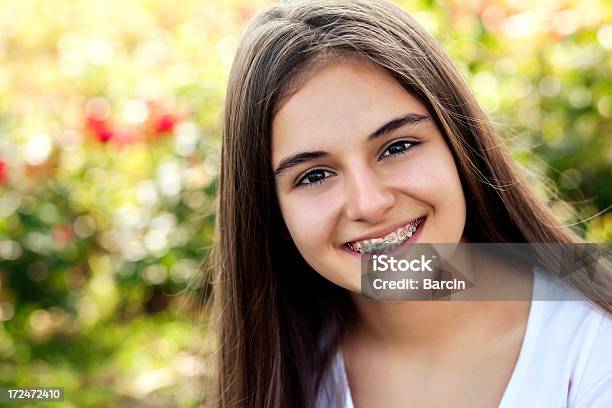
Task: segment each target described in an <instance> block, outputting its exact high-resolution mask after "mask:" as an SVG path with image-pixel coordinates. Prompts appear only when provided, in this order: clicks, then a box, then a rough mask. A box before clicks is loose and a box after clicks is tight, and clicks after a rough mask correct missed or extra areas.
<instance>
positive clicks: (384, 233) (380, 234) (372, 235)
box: [345, 217, 424, 244]
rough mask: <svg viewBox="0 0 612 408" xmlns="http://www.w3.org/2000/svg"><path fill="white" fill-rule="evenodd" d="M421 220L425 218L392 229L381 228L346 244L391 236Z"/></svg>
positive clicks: (405, 222)
mask: <svg viewBox="0 0 612 408" xmlns="http://www.w3.org/2000/svg"><path fill="white" fill-rule="evenodd" d="M419 218H424V217H417V218H412V219H410V220H408V221H404V222H400V223H398V224H395V226H391V227H385V228H381V229H379V230H376V231H372V232H370V233H368V234H366V235H362V236H360V237H357V238H355V239H353V240H351V241H347V242H345V244H348V243H351V242H359V241H363V240H366V239H373V238H384V237H386V236H387V235H389V234H390V233H392V232H394V231H396V230H397V229H398V228H399V227H403V226H405V225H407V224H410V223H411V222H414V221H416V220H418V219H419Z"/></svg>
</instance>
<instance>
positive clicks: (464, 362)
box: [211, 0, 612, 408]
mask: <svg viewBox="0 0 612 408" xmlns="http://www.w3.org/2000/svg"><path fill="white" fill-rule="evenodd" d="M400 229H403V230H404V231H410V233H411V236H409V237H408V240H407V241H402V242H408V241H410V242H413V243H414V242H419V243H427V242H430V243H459V242H485V243H487V242H488V243H495V242H502V243H508V242H515V243H541V242H545V243H559V244H572V243H578V242H580V238H579V237H578V236H577V235H576V234H574V233H573V232H572V231H571V230H570V229H568V228H566V227H564V226H561V225H559V223H558V222H557V221H556V220H555V218H554V217H553V215H552V213H551V212H550V211H549V209H548V208H547V207H546V205H545V204H544V203H543V202H542V201H541V200H540V199H539V198H538V197H537V196H536V195H535V194H534V193H533V192H532V191H531V189H530V187H529V186H528V185H527V184H526V183H525V182H524V180H523V179H521V177H519V174H518V173H517V170H516V168H515V165H514V163H513V162H512V159H511V157H510V156H509V154H508V152H507V151H506V149H505V147H504V146H503V145H502V144H501V143H500V141H499V139H498V138H497V136H496V134H495V132H494V130H493V128H492V127H491V126H490V124H489V122H488V121H487V118H486V116H485V114H484V113H483V111H482V110H481V109H480V108H479V106H478V104H477V103H476V101H475V100H474V97H473V96H472V95H471V93H470V91H469V90H468V88H467V86H466V84H465V83H464V82H463V80H462V79H461V77H460V75H459V74H458V72H457V70H456V68H455V67H454V66H453V64H452V63H451V62H450V60H449V58H448V57H447V56H446V55H445V53H444V52H443V51H442V49H441V47H440V46H439V45H438V44H437V43H436V42H435V40H434V39H433V38H432V37H431V36H430V35H429V34H428V33H426V32H425V31H424V30H423V29H422V28H421V27H420V26H419V25H418V24H417V22H416V21H415V20H414V19H412V18H411V17H410V16H408V15H406V14H405V13H404V12H403V11H402V10H401V9H399V8H398V7H396V6H394V5H392V4H390V3H387V2H384V1H382V0H374V1H373V0H332V1H319V0H315V1H297V2H293V1H291V2H286V3H285V4H281V5H275V6H272V7H269V8H267V9H265V10H263V11H262V12H260V13H259V14H258V15H257V16H255V17H254V18H253V19H252V20H251V21H250V23H249V25H248V27H247V28H246V31H245V32H244V34H243V38H242V41H241V43H240V46H239V49H238V52H237V55H236V57H235V60H234V63H233V66H232V70H231V74H230V80H229V86H228V90H227V99H226V107H225V121H224V132H223V145H222V159H221V171H220V178H219V206H218V224H217V230H216V239H215V247H214V251H213V257H212V258H211V259H212V260H213V267H214V273H215V281H214V290H215V296H214V298H215V303H216V304H215V311H216V314H217V316H218V336H219V341H220V345H219V347H220V349H219V352H218V353H217V355H218V367H217V370H218V385H217V391H218V401H217V403H216V405H217V406H219V407H294V408H299V407H353V406H355V407H407V406H415V407H420V406H436V407H446V406H448V407H464V406H465V407H494V406H502V407H515V406H517V407H526V406H538V407H567V406H572V407H587V406H588V407H593V406H598V407H604V406H605V407H609V406H612V361H611V358H610V357H609V356H610V348H611V347H610V346H611V343H612V321H611V319H610V315H609V312H610V311H611V310H612V306H611V303H610V299H611V298H610V285H609V283H606V284H603V285H595V284H593V282H592V281H591V280H590V279H589V278H588V277H587V276H585V275H584V274H579V273H577V274H572V275H571V276H570V277H569V278H568V279H567V281H568V282H569V283H570V285H571V286H572V289H570V287H564V286H560V285H557V284H556V283H555V282H554V281H552V280H551V277H552V275H553V274H554V273H558V272H556V271H555V270H552V269H551V270H550V271H546V272H543V271H540V270H537V269H535V270H533V271H532V270H528V272H529V276H530V280H529V282H528V283H529V287H528V288H526V290H527V291H528V293H531V294H532V295H533V296H534V297H533V298H534V299H535V296H536V294H538V296H542V293H546V292H547V291H561V292H562V293H563V291H574V292H576V291H577V292H578V293H580V294H581V295H582V296H584V299H585V300H584V301H581V302H561V301H556V302H553V301H550V302H533V301H514V302H441V301H440V302H425V301H418V302H374V301H368V300H366V299H364V298H362V297H361V296H359V293H360V258H361V257H362V255H363V252H364V248H365V250H367V251H369V250H371V249H372V248H367V246H368V245H370V243H371V239H373V238H377V237H384V236H386V235H387V234H389V233H391V232H393V231H399V230H400ZM406 236H407V235H406ZM402 244H403V243H402ZM470 262H471V264H472V265H474V268H478V269H479V270H485V271H487V273H489V271H490V273H495V274H497V275H498V276H509V275H508V273H510V271H511V269H512V268H517V266H516V264H513V265H511V264H504V265H502V266H499V264H496V265H497V266H496V267H495V268H492V267H491V265H492V262H493V260H492V259H487V257H478V259H471V260H470ZM606 273H608V272H606ZM609 277H610V276H609V275H605V276H604V278H605V279H603V281H605V282H609V281H606V279H608V278H609ZM544 296H545V295H544ZM596 305H597V306H596Z"/></svg>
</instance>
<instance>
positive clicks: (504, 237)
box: [210, 0, 612, 408]
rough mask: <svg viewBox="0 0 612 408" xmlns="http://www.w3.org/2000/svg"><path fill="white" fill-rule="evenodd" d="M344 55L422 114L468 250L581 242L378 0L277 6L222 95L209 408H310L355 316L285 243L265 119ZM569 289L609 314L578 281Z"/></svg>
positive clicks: (424, 37)
mask: <svg viewBox="0 0 612 408" xmlns="http://www.w3.org/2000/svg"><path fill="white" fill-rule="evenodd" d="M345 55H350V56H353V57H355V58H361V59H364V60H366V61H369V62H371V63H374V64H377V65H378V66H381V67H383V68H385V69H386V70H387V71H388V72H389V73H390V74H391V75H392V76H393V77H394V78H395V79H396V80H397V81H398V82H399V83H400V84H401V85H402V86H403V87H404V88H405V89H406V90H407V91H408V92H410V93H411V94H412V95H414V96H415V97H417V98H418V99H419V101H420V102H421V103H422V104H423V105H424V106H425V107H426V108H427V109H428V110H429V112H430V113H431V115H432V117H433V118H434V119H435V122H436V124H437V126H438V127H439V129H440V130H441V132H442V134H443V135H444V137H445V139H446V141H447V143H448V145H449V147H450V149H451V151H452V153H453V156H454V159H455V161H456V165H457V168H458V170H459V173H460V175H461V182H462V185H463V189H464V192H465V195H466V198H467V202H468V207H467V220H466V229H465V234H466V236H467V237H468V238H469V240H470V241H472V242H521V243H525V242H529V243H533V242H547V243H578V242H581V239H580V237H579V236H578V235H577V234H576V233H574V232H573V231H572V230H570V229H569V228H567V227H565V226H562V225H561V224H560V223H559V222H558V220H556V218H555V216H554V215H553V214H552V213H551V211H550V210H549V208H548V207H547V206H546V204H545V203H544V202H543V201H542V199H540V198H539V197H538V196H537V195H536V194H535V193H534V192H533V191H532V190H531V188H530V186H529V185H528V184H527V183H526V182H525V181H524V179H522V178H521V176H520V172H519V171H518V170H517V168H516V166H515V164H514V162H513V160H512V158H511V156H510V155H509V153H508V151H507V149H506V148H505V147H504V146H503V144H502V143H500V139H499V138H498V136H497V135H496V133H495V130H494V128H493V126H492V125H491V124H490V122H489V120H488V119H487V116H486V114H485V113H484V112H483V111H482V109H481V108H480V107H479V105H478V103H477V102H476V101H475V99H474V97H473V95H472V94H471V92H470V90H469V88H468V86H467V85H466V83H465V82H464V80H463V79H462V77H461V75H460V74H459V73H458V70H457V69H456V68H455V67H454V65H453V63H452V62H451V61H450V59H449V58H448V57H447V55H446V54H445V52H444V51H443V50H442V48H441V47H440V46H439V44H438V43H437V42H436V41H435V40H434V39H433V38H432V37H431V36H430V35H429V34H428V33H427V32H426V31H425V30H424V29H423V28H421V26H420V25H419V24H418V23H417V22H416V21H415V20H414V19H413V18H412V17H411V16H409V15H407V14H406V13H405V12H404V11H402V10H401V9H400V8H398V7H397V6H395V5H393V4H391V3H388V2H385V1H382V0H331V1H322V0H310V1H287V2H286V3H285V4H279V5H273V6H271V7H268V8H266V9H264V10H262V11H261V12H259V13H258V14H257V15H256V16H254V17H253V18H252V19H251V20H250V22H249V23H248V25H247V27H246V30H245V31H244V32H243V35H242V40H241V42H240V45H239V48H238V51H237V54H236V56H235V59H234V63H233V66H232V69H231V73H230V78H229V85H228V88H227V95H226V102H225V112H224V128H223V143H222V155H221V169H220V177H219V190H218V192H219V196H218V200H219V201H218V209H217V211H218V212H217V217H218V218H217V227H216V233H215V239H214V246H213V251H212V256H211V258H210V260H211V270H212V271H213V273H214V282H213V286H214V303H215V305H214V313H215V316H216V318H217V319H218V320H217V335H218V339H219V345H218V347H219V348H218V352H217V354H216V356H217V361H218V364H217V367H216V369H217V374H216V375H217V380H218V381H217V394H218V395H217V397H218V398H217V401H216V402H215V405H216V406H218V407H224V408H226V407H293V408H300V407H313V406H314V405H315V401H316V397H317V393H318V392H319V388H320V385H321V382H322V379H323V376H324V375H325V373H326V370H328V368H329V366H330V361H331V358H332V356H333V355H334V353H335V351H336V348H337V347H338V345H339V343H340V341H341V339H342V336H343V333H345V331H346V329H347V328H348V327H350V325H351V324H352V323H353V322H352V319H353V316H355V313H353V311H352V304H351V302H350V300H349V297H348V294H347V292H346V291H345V290H344V289H341V288H339V287H337V286H335V285H333V284H332V283H330V282H328V281H326V280H325V279H323V278H322V277H320V276H319V275H318V274H317V273H316V272H315V271H314V270H312V268H311V267H310V266H309V265H308V264H307V263H306V262H305V261H304V260H303V258H302V257H301V256H300V254H299V252H298V250H297V248H296V247H295V246H294V244H293V242H292V241H291V239H290V238H289V237H288V233H287V231H286V227H285V225H284V222H283V220H282V216H281V213H280V211H279V207H278V203H277V198H276V193H275V184H274V178H273V175H272V163H271V121H272V118H273V116H274V114H275V112H276V111H277V110H278V109H279V106H280V105H281V104H282V103H283V101H284V100H286V98H287V97H288V96H290V95H291V92H293V91H295V90H296V89H297V88H299V84H300V83H301V82H300V81H302V80H303V79H304V78H305V77H306V75H307V74H308V73H311V72H312V71H313V70H315V69H317V67H320V66H322V65H323V64H325V63H328V62H333V61H335V60H336V58H338V57H341V56H345ZM569 281H570V283H571V284H573V285H574V286H575V287H576V288H578V289H579V290H580V291H581V292H582V293H584V294H585V295H586V296H587V297H588V298H589V299H592V300H594V301H597V302H599V303H601V304H604V307H605V308H607V310H611V309H612V307H611V306H610V304H609V303H606V302H607V300H606V299H609V297H607V298H606V297H605V296H604V294H603V293H602V292H600V291H599V290H598V289H597V288H596V287H595V286H594V285H592V284H591V283H590V281H589V280H588V279H587V278H586V277H585V276H583V275H579V274H576V275H572V277H571V278H570V279H569Z"/></svg>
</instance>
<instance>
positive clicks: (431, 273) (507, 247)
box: [361, 243, 612, 302]
mask: <svg viewBox="0 0 612 408" xmlns="http://www.w3.org/2000/svg"><path fill="white" fill-rule="evenodd" d="M536 272H537V273H538V274H539V275H538V276H546V279H547V280H550V281H551V282H552V284H551V287H553V286H555V287H556V290H546V291H534V290H532V288H533V286H534V285H533V282H534V280H535V275H536ZM585 285H587V286H589V287H590V288H591V289H592V291H593V292H596V293H597V297H598V298H599V299H601V301H602V302H612V248H611V246H610V245H609V244H592V243H580V244H557V243H535V244H534V243H530V244H528V243H457V244H426V243H415V244H413V245H410V246H407V247H406V248H402V247H399V248H396V249H394V250H392V251H388V252H384V251H383V252H378V253H372V254H367V255H364V256H362V258H361V294H362V296H364V297H366V298H369V299H371V300H382V301H384V300H391V301H412V300H415V301H423V300H432V301H437V300H469V301H474V300H483V301H491V300H544V301H552V300H556V301H574V300H581V298H580V294H579V292H577V291H573V290H565V289H564V288H565V287H569V288H572V287H576V286H580V287H584V286H585Z"/></svg>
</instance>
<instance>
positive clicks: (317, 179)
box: [298, 169, 334, 187]
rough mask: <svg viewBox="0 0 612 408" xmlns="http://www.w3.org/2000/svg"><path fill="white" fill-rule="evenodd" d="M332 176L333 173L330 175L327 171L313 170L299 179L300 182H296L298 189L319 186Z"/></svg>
mask: <svg viewBox="0 0 612 408" xmlns="http://www.w3.org/2000/svg"><path fill="white" fill-rule="evenodd" d="M333 175H334V173H332V172H331V171H329V170H323V169H317V170H313V171H311V172H309V173H307V174H306V175H304V177H302V178H301V179H300V181H299V182H298V187H303V186H307V187H311V186H313V185H316V184H320V183H322V182H323V181H324V180H325V179H326V178H329V177H331V176H333Z"/></svg>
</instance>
